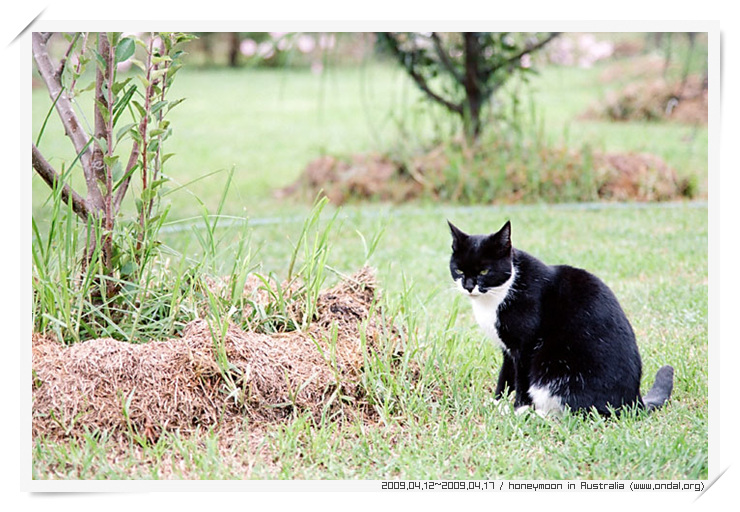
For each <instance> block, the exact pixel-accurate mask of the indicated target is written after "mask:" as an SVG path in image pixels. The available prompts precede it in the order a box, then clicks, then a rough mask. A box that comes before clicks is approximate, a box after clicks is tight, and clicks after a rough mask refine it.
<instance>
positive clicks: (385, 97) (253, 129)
mask: <svg viewBox="0 0 740 512" xmlns="http://www.w3.org/2000/svg"><path fill="white" fill-rule="evenodd" d="M598 71H599V70H598V68H597V69H591V70H579V69H564V68H554V69H547V70H545V71H544V72H543V73H542V75H541V76H539V77H536V78H533V79H532V97H533V98H534V99H535V101H536V102H537V105H538V107H539V108H541V116H542V119H544V120H545V126H546V132H547V134H548V136H549V137H551V138H552V139H553V140H562V139H567V140H568V141H569V143H572V144H576V145H577V144H581V143H583V142H588V143H591V144H593V145H595V146H597V147H601V148H603V149H605V150H609V151H617V150H620V151H622V150H630V151H647V152H654V153H656V154H659V155H661V156H663V157H664V158H666V160H667V161H668V162H669V163H670V164H671V165H674V166H675V167H676V169H677V171H678V172H679V173H680V174H682V175H689V174H695V175H696V176H697V179H698V180H699V184H700V190H703V192H704V193H706V182H707V176H706V174H707V151H708V150H707V129H706V128H705V127H704V128H698V129H697V128H695V127H691V126H685V125H676V124H661V123H622V124H614V123H606V122H594V121H583V120H579V119H578V118H577V116H578V114H579V113H580V112H582V111H583V110H584V109H585V108H586V107H587V106H588V105H589V104H591V102H593V101H595V100H598V99H599V98H600V97H601V96H602V95H603V94H604V86H603V85H600V84H599V83H598V81H597V80H595V78H596V77H597V76H598ZM176 87H177V90H176V91H173V94H174V96H175V97H177V96H181V97H186V98H187V100H186V101H185V102H184V103H183V104H182V105H180V106H178V107H177V109H175V110H173V112H172V117H171V120H172V124H173V126H174V135H173V137H172V138H171V139H170V144H169V145H168V147H167V151H168V152H173V153H175V155H176V156H175V157H173V158H172V159H171V160H170V161H169V162H168V167H167V173H168V175H169V176H171V177H172V180H173V183H174V184H185V183H188V182H191V181H193V180H196V179H198V178H200V177H201V176H206V177H205V178H203V179H202V180H199V181H197V182H195V183H194V184H193V185H191V186H189V187H187V189H177V190H176V191H174V192H173V193H172V194H170V195H168V196H167V197H166V200H167V201H169V202H171V204H172V210H171V215H170V218H169V221H168V222H167V223H166V224H165V225H164V227H163V229H162V231H161V233H160V235H161V241H162V243H163V246H165V247H166V248H168V249H169V250H170V252H169V254H177V253H179V252H184V253H186V254H187V255H189V256H191V257H193V258H195V259H197V253H198V252H199V251H200V249H199V248H198V244H197V243H196V242H195V241H194V237H193V229H199V227H198V226H200V223H201V219H200V218H199V215H200V214H201V212H202V209H203V207H205V208H207V209H208V210H209V211H210V212H214V211H215V210H216V208H217V205H218V202H219V198H220V195H221V193H222V192H223V190H224V187H225V181H226V177H227V176H228V173H229V171H230V170H231V169H233V170H234V178H233V183H232V185H231V187H230V188H229V189H228V195H227V196H226V201H225V204H224V208H223V213H224V215H228V216H229V219H228V222H226V221H224V222H223V223H222V224H221V227H219V228H218V230H217V235H218V236H219V237H223V238H222V242H221V245H220V246H219V247H218V249H219V251H218V258H214V259H213V260H212V261H211V268H210V269H209V272H210V273H212V274H213V275H223V274H226V273H228V269H229V268H231V267H232V264H233V263H234V262H233V259H234V258H235V257H241V256H242V255H243V254H242V253H239V256H235V255H236V254H237V253H236V252H235V251H234V250H232V249H233V247H235V244H236V241H237V240H238V239H239V237H242V236H243V234H244V231H243V230H242V229H241V226H242V222H243V221H245V219H246V222H247V227H248V229H247V233H248V235H249V247H250V250H251V261H252V262H253V264H254V266H256V267H257V268H259V269H260V270H261V271H262V272H264V273H268V272H275V273H276V274H277V275H278V276H285V274H286V272H287V267H288V262H289V259H290V255H291V253H292V250H293V244H294V243H295V241H296V240H297V239H298V236H299V234H300V232H301V228H302V223H303V220H304V218H305V217H306V216H307V215H308V214H309V212H310V210H311V205H310V204H303V203H300V202H295V201H278V200H276V199H274V197H273V195H272V194H273V191H274V190H275V189H276V188H277V187H281V186H284V185H287V184H289V183H291V182H292V181H293V180H294V179H295V178H296V177H297V176H298V175H299V173H300V172H301V170H302V169H303V168H304V167H305V165H306V163H307V162H308V161H310V160H311V159H312V158H315V157H317V156H320V155H322V154H326V153H328V154H336V153H340V154H347V153H353V152H366V151H373V150H378V149H387V148H389V147H392V146H393V145H394V144H398V143H399V140H400V141H402V142H403V143H407V144H416V143H418V142H419V141H422V140H424V137H425V133H427V134H428V133H431V131H432V130H433V128H434V126H435V122H436V121H435V119H438V116H439V115H440V114H439V113H438V112H437V113H434V114H433V115H431V116H430V115H428V114H427V109H426V107H425V106H424V105H425V104H424V103H421V102H420V101H419V100H418V93H417V92H416V90H415V89H414V88H413V86H412V85H411V84H410V83H409V81H408V79H406V78H405V76H403V75H402V74H401V73H400V72H399V71H398V70H396V69H394V68H391V67H389V66H385V65H377V64H367V65H365V66H361V67H354V68H352V67H350V68H329V70H328V72H327V73H325V74H324V75H321V76H318V75H314V74H312V73H311V72H310V71H308V70H291V69H286V70H264V69H248V70H226V69H187V68H186V69H184V70H183V71H182V72H181V75H179V76H178V81H177V82H176ZM49 104H50V102H49V100H48V97H46V96H45V92H44V91H42V90H35V91H34V93H33V118H34V121H33V129H34V136H36V134H37V133H38V130H39V127H40V125H41V123H42V121H43V119H44V116H45V115H46V111H47V109H48V108H49ZM399 125H400V126H401V127H402V128H405V130H401V131H399V130H398V128H399ZM410 129H412V130H410ZM61 133H63V132H60V128H59V127H58V125H57V124H56V121H55V119H54V117H53V116H52V118H51V121H50V124H49V126H48V127H47V130H46V132H45V134H44V137H43V139H42V142H41V144H40V146H39V147H40V149H41V150H42V151H45V152H48V153H49V154H53V155H54V158H53V159H52V163H53V164H54V163H56V164H57V165H58V164H59V163H60V162H61V161H62V160H66V161H69V160H71V159H72V158H73V155H70V151H69V149H68V148H67V145H66V143H67V141H66V140H63V136H62V135H61ZM408 133H413V134H414V135H413V136H409V135H408ZM399 134H400V135H399ZM403 134H406V135H403ZM211 173H213V174H211ZM171 188H172V189H173V190H175V189H176V188H177V187H176V185H173V186H172V187H171ZM47 195H48V193H47V190H46V188H45V185H44V184H43V183H42V182H41V181H40V180H39V179H38V178H37V177H36V176H34V179H33V213H34V218H35V219H36V221H37V223H38V224H39V226H40V228H41V229H42V230H43V229H44V226H45V225H46V223H47V222H48V219H45V216H44V212H45V211H47V208H48V204H47V203H46V197H47ZM194 198H197V199H198V200H194ZM333 213H336V215H337V221H336V223H335V224H334V226H333V228H332V230H331V231H330V252H329V255H328V259H327V266H328V268H329V270H330V271H329V273H328V277H327V281H326V283H325V284H326V286H329V285H331V284H332V283H333V282H335V281H336V280H337V279H338V277H337V276H338V275H341V274H349V273H352V272H354V271H355V270H357V269H358V268H359V267H361V266H362V265H363V264H364V263H365V261H366V259H367V248H366V247H367V243H368V242H369V241H370V240H372V239H373V237H374V236H375V235H376V234H378V235H380V242H379V244H378V246H377V249H376V250H375V251H374V252H373V253H372V255H371V256H370V259H369V264H370V265H371V266H373V267H374V268H376V269H377V274H378V281H379V289H380V291H381V294H382V297H383V299H382V300H383V304H384V306H385V307H386V308H387V309H388V311H390V312H393V313H394V314H397V315H398V317H399V318H402V319H403V320H404V322H405V325H406V326H413V327H414V329H413V331H411V332H410V333H409V336H408V337H407V339H406V344H407V346H405V347H404V348H405V353H406V354H407V356H408V357H409V358H411V359H412V360H413V361H415V362H416V363H417V364H418V365H419V368H420V375H419V377H418V381H417V382H416V384H414V385H409V382H408V380H407V379H406V378H405V377H404V376H402V375H393V374H388V375H385V377H384V380H382V382H381V381H378V382H376V383H371V385H373V386H375V387H376V389H375V392H376V393H378V395H379V396H380V395H381V394H382V393H385V394H386V395H385V396H386V397H387V400H386V401H385V402H383V403H382V404H380V405H379V406H378V409H379V410H378V417H377V419H376V421H374V422H370V423H367V422H361V421H344V422H329V423H325V424H318V425H317V424H314V422H313V421H312V420H311V418H309V417H308V416H307V415H306V414H302V413H300V412H298V413H296V414H295V415H294V417H292V418H291V419H290V420H289V421H287V422H284V423H280V424H269V423H268V424H257V423H250V422H246V421H245V423H244V425H242V427H241V431H240V433H239V434H238V437H237V439H241V442H237V443H232V444H226V443H224V442H222V440H221V438H220V436H219V432H218V431H212V430H205V431H202V432H199V433H197V434H195V435H192V436H186V435H179V434H167V435H164V436H162V437H161V438H160V439H159V440H158V441H157V442H156V443H153V444H152V443H150V444H146V445H144V446H141V445H140V444H137V443H134V442H130V443H121V442H119V440H116V439H113V438H112V437H110V436H108V435H107V434H105V433H102V434H100V433H98V434H90V435H87V436H84V438H82V439H78V440H69V441H67V442H57V441H52V440H49V439H45V438H37V439H35V440H34V442H33V448H32V458H33V462H32V474H33V478H34V479H49V478H51V479H58V478H82V479H98V478H134V479H150V478H153V479H157V478H188V479H190V478H194V479H234V478H257V479H260V478H283V479H386V478H401V479H501V478H505V479H517V478H527V479H540V478H542V479H560V478H566V479H693V478H706V477H707V473H708V433H707V432H708V428H707V425H708V405H707V404H708V385H707V380H708V362H707V360H708V359H707V350H708V348H707V347H708V327H707V318H708V282H707V276H708V257H707V256H708V255H707V244H708V218H707V206H706V204H705V203H703V202H701V201H699V202H691V203H671V204H639V205H636V204H601V205H595V204H588V205H559V206H548V205H544V204H542V205H512V206H496V205H493V206H491V205H480V206H458V205H454V204H432V203H424V202H422V203H413V204H400V205H389V204H382V203H365V204H350V205H346V206H344V207H342V208H340V209H336V208H334V207H329V208H327V211H326V212H325V215H324V217H323V218H324V219H325V220H326V219H328V218H329V216H330V215H331V214H333ZM446 219H450V220H452V221H453V222H455V224H456V225H458V226H460V227H461V228H462V229H464V230H466V231H468V232H492V231H494V230H497V229H498V228H499V227H500V226H501V225H502V224H503V222H505V220H507V219H510V220H511V222H512V227H513V235H512V237H513V242H514V245H515V246H516V247H519V248H521V249H524V250H526V251H528V252H530V253H531V254H534V255H536V256H538V257H540V258H541V259H543V260H544V261H546V262H548V263H552V264H556V263H568V264H571V265H574V266H579V267H583V268H586V269H588V270H590V271H592V272H593V273H595V274H597V275H598V276H600V277H601V278H602V279H603V280H604V281H605V282H606V283H607V284H608V285H609V286H610V287H612V289H613V290H614V291H615V293H616V295H617V296H618V298H619V299H620V302H621V304H622V306H623V308H624V309H625V311H626V313H627V316H628V317H629V318H630V320H631V322H632V324H633V327H634V329H635V332H636V334H637V338H638V345H639V347H640V352H641V355H642V359H643V384H642V389H643V390H646V389H647V388H649V386H650V385H652V381H653V378H654V375H655V372H656V371H657V369H658V368H659V367H660V366H661V365H663V364H671V365H673V366H674V367H675V369H676V384H675V388H674V393H673V398H672V401H671V403H670V404H669V405H668V407H666V408H665V409H663V410H661V411H659V412H657V413H655V414H652V415H639V414H638V415H626V416H625V417H622V418H620V419H618V420H610V421H604V420H603V419H600V418H593V417H590V418H585V419H583V418H577V417H570V416H568V417H566V418H564V419H563V420H554V419H540V418H538V417H535V416H524V417H516V416H513V415H511V414H502V412H501V411H499V410H498V409H496V408H495V407H493V406H492V404H491V395H492V389H493V388H494V387H495V379H496V376H497V371H498V367H499V366H500V363H501V354H500V351H499V350H498V349H496V348H495V347H494V346H493V345H492V344H491V343H489V342H488V341H487V340H486V339H485V338H484V336H483V334H482V332H481V331H480V330H479V329H478V328H477V326H476V325H475V322H474V320H473V317H472V312H471V310H470V307H469V305H468V304H467V303H466V302H465V300H463V297H461V296H458V295H457V294H456V293H455V292H454V291H453V289H452V283H451V279H450V277H449V272H448V269H447V262H448V258H449V246H450V238H449V233H448V230H447V226H446ZM173 257H174V256H173ZM374 370H375V372H377V373H376V374H380V373H382V371H384V370H385V368H384V367H382V366H380V367H378V368H375V369H374ZM380 386H384V389H383V390H381V389H379V387H380ZM231 438H232V437H231V436H230V439H231Z"/></svg>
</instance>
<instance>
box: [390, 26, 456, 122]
mask: <svg viewBox="0 0 740 512" xmlns="http://www.w3.org/2000/svg"><path fill="white" fill-rule="evenodd" d="M382 34H383V35H384V36H385V38H386V41H387V42H388V48H389V49H390V50H391V52H392V53H393V56H394V57H396V59H397V60H398V62H400V63H401V65H402V66H403V67H404V68H406V72H407V73H408V74H409V75H410V76H411V78H413V80H414V82H416V85H417V86H418V87H419V89H421V90H422V91H423V92H424V94H426V95H427V96H428V97H429V98H430V99H432V100H434V101H436V102H437V103H439V104H440V105H443V106H444V107H446V108H447V109H448V110H451V111H452V112H456V113H458V114H462V112H463V108H462V105H458V104H456V103H452V102H451V101H448V100H446V99H445V98H443V97H442V96H440V95H438V94H437V93H435V92H434V91H432V90H431V89H430V88H429V84H427V81H426V79H425V78H424V77H423V76H422V75H421V74H420V73H419V72H418V71H417V70H416V68H415V67H414V64H413V63H412V62H409V61H408V60H407V59H405V58H404V56H403V54H402V52H401V50H400V49H399V48H398V42H397V41H396V39H395V37H393V35H392V34H391V33H390V32H383V33H382Z"/></svg>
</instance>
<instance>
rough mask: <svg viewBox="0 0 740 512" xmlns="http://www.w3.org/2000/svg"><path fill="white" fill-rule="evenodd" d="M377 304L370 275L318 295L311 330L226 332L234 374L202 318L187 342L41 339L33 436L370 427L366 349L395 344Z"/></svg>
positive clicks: (36, 352) (36, 338)
mask: <svg viewBox="0 0 740 512" xmlns="http://www.w3.org/2000/svg"><path fill="white" fill-rule="evenodd" d="M376 299H377V297H376V288H375V277H374V274H373V272H372V271H371V270H370V269H369V268H363V269H362V270H361V271H359V272H357V273H356V274H354V275H353V276H350V277H347V278H345V279H344V280H343V281H342V282H340V283H339V284H338V285H337V286H335V287H333V288H331V289H329V290H326V291H324V292H322V293H321V295H320V297H319V300H318V304H317V316H316V318H315V320H314V322H313V323H312V324H311V326H310V328H309V329H307V330H306V331H305V332H298V331H294V332H287V333H280V334H274V335H267V334H260V333H255V332H251V331H245V330H242V329H241V328H239V327H237V326H234V325H230V326H229V328H228V331H227V333H226V336H225V337H224V339H223V340H220V342H221V343H222V346H223V349H224V351H225V354H226V356H227V359H228V362H229V364H230V366H229V369H228V370H227V371H224V370H223V369H222V368H220V367H219V365H218V364H217V363H216V360H217V358H216V354H215V352H214V337H213V336H212V334H211V329H210V328H209V324H208V322H207V321H206V320H204V319H199V320H195V321H193V322H191V323H190V324H189V325H188V326H187V327H186V328H185V330H184V332H183V335H182V337H181V338H176V339H169V340H161V341H156V340H155V341H151V342H149V343H144V344H138V345H137V344H131V343H127V342H122V341H117V340H113V339H94V340H89V341H85V342H82V343H78V344H75V345H72V346H70V347H64V346H62V345H61V344H60V343H58V342H57V341H56V340H55V339H53V338H52V337H50V336H44V335H40V334H34V335H33V337H32V346H33V349H32V367H33V384H32V386H33V405H32V415H33V418H32V433H33V436H34V437H36V436H38V435H44V436H48V437H51V438H64V437H67V436H76V435H79V434H81V433H82V432H84V430H85V429H89V430H95V429H99V430H103V431H108V432H114V433H115V432H118V433H121V432H123V433H126V432H129V433H134V434H136V435H139V436H144V437H146V438H147V439H150V440H156V439H158V438H159V436H160V435H161V433H162V432H163V431H179V432H183V433H188V432H194V431H196V430H198V429H199V427H210V426H222V425H233V424H234V423H235V422H237V423H238V422H239V421H241V420H242V419H243V418H248V419H249V420H250V421H253V422H270V421H276V420H282V419H285V418H287V417H289V416H290V415H291V413H293V412H303V411H309V412H310V413H311V414H313V415H314V416H315V417H317V418H320V417H321V416H322V415H329V416H332V415H341V416H351V417H357V416H358V415H359V416H362V417H367V418H368V419H371V418H372V416H373V410H372V407H371V406H370V405H369V404H368V403H367V399H366V395H365V393H364V390H363V387H362V385H361V376H362V368H363V361H364V357H365V351H381V350H388V351H393V350H394V347H393V346H390V345H389V344H393V343H394V339H395V336H394V332H395V331H393V329H392V328H390V327H388V326H385V325H382V322H381V316H380V311H379V309H378V307H377V305H376ZM333 337H335V339H336V343H335V344H334V343H332V342H331V341H330V340H331V339H332V338H333ZM217 338H218V336H217ZM363 338H364V340H365V343H363V342H362V341H361V340H362V339H363ZM229 380H232V381H233V382H235V383H236V385H237V386H236V388H235V389H228V386H227V384H226V383H227V382H228V381H229ZM124 411H127V412H126V413H124Z"/></svg>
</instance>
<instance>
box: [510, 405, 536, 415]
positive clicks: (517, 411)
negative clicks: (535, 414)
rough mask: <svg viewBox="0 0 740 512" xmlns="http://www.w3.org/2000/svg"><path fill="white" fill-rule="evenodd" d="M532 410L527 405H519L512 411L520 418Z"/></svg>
mask: <svg viewBox="0 0 740 512" xmlns="http://www.w3.org/2000/svg"><path fill="white" fill-rule="evenodd" d="M533 410H534V409H532V407H531V406H529V405H521V406H519V407H517V408H516V409H515V410H514V414H515V415H517V416H521V415H522V414H527V413H529V412H530V411H533Z"/></svg>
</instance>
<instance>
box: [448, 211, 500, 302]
mask: <svg viewBox="0 0 740 512" xmlns="http://www.w3.org/2000/svg"><path fill="white" fill-rule="evenodd" d="M447 223H448V224H449V225H450V231H451V232H452V257H451V258H450V274H451V275H452V279H453V280H454V281H455V282H456V283H457V285H458V287H459V288H460V290H461V291H462V292H463V293H465V294H467V295H471V296H476V295H480V294H485V293H487V292H488V291H490V290H494V289H496V288H499V287H501V286H503V285H504V284H505V283H506V282H507V281H509V279H510V278H511V275H512V272H513V267H512V263H511V258H512V249H511V224H510V223H509V222H508V221H507V222H506V224H504V226H503V227H502V228H501V229H500V230H498V231H497V232H496V233H493V234H491V235H468V234H467V233H464V232H463V231H461V230H460V229H458V228H457V227H456V226H455V225H453V224H452V223H451V222H450V221H447Z"/></svg>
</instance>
